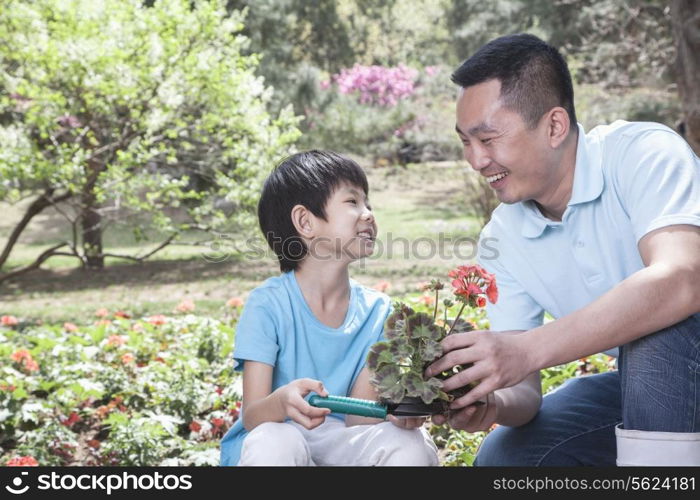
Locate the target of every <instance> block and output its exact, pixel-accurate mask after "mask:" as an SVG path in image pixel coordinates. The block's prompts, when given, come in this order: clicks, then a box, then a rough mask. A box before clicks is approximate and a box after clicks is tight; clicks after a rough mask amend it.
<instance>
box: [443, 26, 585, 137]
mask: <svg viewBox="0 0 700 500" xmlns="http://www.w3.org/2000/svg"><path fill="white" fill-rule="evenodd" d="M492 79H497V80H499V81H500V82H501V99H502V100H503V105H504V106H505V107H507V108H508V109H511V110H513V111H516V112H517V113H519V114H520V116H522V117H523V120H524V121H525V123H527V124H528V126H530V127H531V128H534V127H535V126H536V125H537V122H538V121H539V119H540V118H541V117H542V115H544V114H545V113H546V112H547V111H549V110H550V109H552V108H554V107H556V106H561V107H562V108H564V109H565V110H566V112H567V113H568V115H569V121H570V122H571V128H572V130H575V129H576V111H575V109H574V87H573V84H572V83H571V74H570V73H569V67H568V66H567V65H566V61H565V60H564V58H563V57H562V55H561V54H560V53H559V51H558V50H557V49H556V48H554V47H552V46H551V45H549V44H548V43H546V42H544V41H542V40H540V39H539V38H537V37H536V36H534V35H530V34H527V33H520V34H517V35H507V36H502V37H500V38H496V39H495V40H492V41H490V42H489V43H487V44H486V45H484V46H483V47H481V48H480V49H479V50H477V51H476V53H475V54H474V55H473V56H471V57H470V58H469V59H467V60H466V61H464V62H463V63H462V65H461V66H460V67H459V68H457V70H456V71H455V72H454V73H453V74H452V81H453V82H454V83H456V84H457V85H459V86H461V87H462V88H466V87H471V86H473V85H477V84H479V83H483V82H486V81H488V80H492Z"/></svg>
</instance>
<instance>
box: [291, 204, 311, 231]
mask: <svg viewBox="0 0 700 500" xmlns="http://www.w3.org/2000/svg"><path fill="white" fill-rule="evenodd" d="M313 219H314V216H313V214H312V213H311V212H310V211H309V209H308V208H306V207H305V206H304V205H294V207H292V224H294V229H296V230H297V233H299V236H302V237H304V238H311V237H312V236H313V233H314V225H313Z"/></svg>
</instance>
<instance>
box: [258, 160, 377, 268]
mask: <svg viewBox="0 0 700 500" xmlns="http://www.w3.org/2000/svg"><path fill="white" fill-rule="evenodd" d="M343 182H346V183H348V184H350V185H352V186H356V187H359V188H362V190H363V191H364V192H365V195H367V194H368V192H369V185H368V183H367V176H366V175H365V172H364V171H363V170H362V167H360V166H359V165H358V164H357V163H356V162H354V161H353V160H351V159H349V158H345V157H344V156H341V155H339V154H337V153H334V152H332V151H318V150H312V151H305V152H302V153H297V154H295V155H292V156H290V157H288V158H286V159H284V160H282V162H281V163H280V164H279V165H277V167H275V169H274V170H273V171H272V173H271V174H270V176H269V177H268V178H267V180H266V181H265V185H264V186H263V190H262V195H261V196H260V201H259V202H258V222H259V223H260V229H261V230H262V232H263V234H264V235H265V239H266V240H267V243H268V244H269V245H270V248H272V250H273V251H274V252H275V254H277V258H278V259H279V262H280V269H281V270H282V272H287V271H293V270H294V269H296V268H297V267H298V266H299V262H300V261H301V260H302V259H303V258H304V256H305V255H306V254H307V252H308V249H307V248H306V245H305V244H304V242H303V240H302V239H301V237H300V236H299V234H298V233H297V231H296V229H295V228H294V224H292V216H291V214H292V208H293V207H294V206H295V205H303V206H305V207H306V208H307V209H309V210H310V211H311V213H313V214H314V215H315V216H316V217H320V218H322V219H323V220H326V210H325V208H326V203H327V202H328V199H329V198H330V197H331V196H332V195H333V193H334V192H335V190H336V189H337V188H338V187H339V185H340V184H342V183H343Z"/></svg>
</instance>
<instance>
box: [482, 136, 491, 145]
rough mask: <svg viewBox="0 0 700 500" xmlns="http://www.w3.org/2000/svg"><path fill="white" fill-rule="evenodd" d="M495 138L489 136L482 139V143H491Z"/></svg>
mask: <svg viewBox="0 0 700 500" xmlns="http://www.w3.org/2000/svg"><path fill="white" fill-rule="evenodd" d="M492 140H493V138H492V137H488V138H486V139H481V143H482V144H491V141H492Z"/></svg>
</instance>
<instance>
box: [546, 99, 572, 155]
mask: <svg viewBox="0 0 700 500" xmlns="http://www.w3.org/2000/svg"><path fill="white" fill-rule="evenodd" d="M548 115H549V116H548V117H547V134H548V137H549V145H550V146H551V147H552V148H553V149H557V148H558V147H559V146H561V144H562V143H563V142H564V141H565V140H566V138H567V137H569V132H570V131H571V121H570V120H569V113H567V112H566V110H565V109H564V108H562V107H559V106H557V107H554V108H552V109H550V110H549V113H548Z"/></svg>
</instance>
